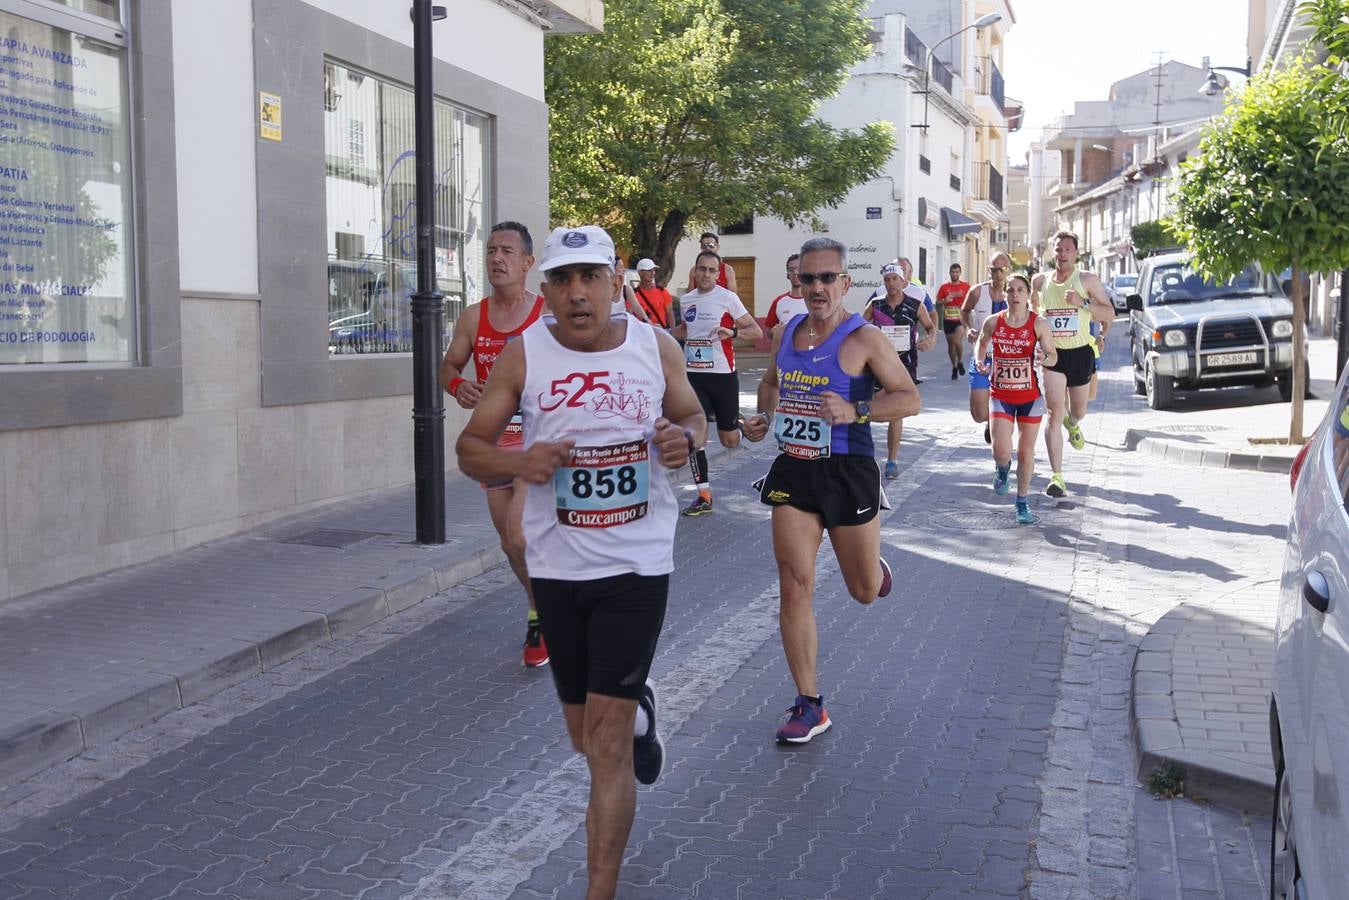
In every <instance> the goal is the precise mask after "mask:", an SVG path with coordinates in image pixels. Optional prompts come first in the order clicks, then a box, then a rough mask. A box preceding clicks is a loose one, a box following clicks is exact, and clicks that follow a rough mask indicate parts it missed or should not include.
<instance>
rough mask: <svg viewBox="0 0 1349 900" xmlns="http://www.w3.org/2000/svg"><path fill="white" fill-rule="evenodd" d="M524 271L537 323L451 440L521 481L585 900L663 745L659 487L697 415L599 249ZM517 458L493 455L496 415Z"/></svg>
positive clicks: (671, 351)
mask: <svg viewBox="0 0 1349 900" xmlns="http://www.w3.org/2000/svg"><path fill="white" fill-rule="evenodd" d="M539 269H540V270H541V271H542V272H543V273H544V275H545V278H546V281H545V282H544V295H545V298H546V300H547V303H548V310H549V312H550V313H551V315H545V316H544V317H543V318H541V319H540V320H539V321H538V322H536V323H535V324H534V325H532V326H530V327H529V328H528V329H526V330H525V332H524V334H523V335H522V336H521V339H520V340H518V341H514V342H512V343H510V344H507V345H506V347H505V349H504V350H503V351H502V353H501V355H500V356H499V357H498V358H497V361H496V365H495V367H494V368H493V370H492V378H491V379H490V380H489V381H488V383H487V388H486V391H485V392H484V393H483V396H482V399H481V400H480V401H479V403H478V406H477V408H476V409H475V410H474V411H473V416H472V418H471V419H469V422H468V425H467V426H465V428H464V431H463V433H462V434H461V435H460V437H459V442H458V445H457V447H456V450H457V452H458V454H459V468H460V469H461V470H463V471H464V473H465V474H467V475H469V476H471V477H473V478H478V479H482V480H484V481H494V480H500V479H510V478H514V479H519V480H520V481H522V482H524V483H525V485H526V486H527V488H526V490H527V492H526V496H525V505H524V512H523V517H522V521H521V524H522V528H523V531H524V539H525V561H526V564H527V566H528V568H529V575H530V583H531V585H532V586H533V589H534V600H535V604H536V605H537V606H538V611H539V620H540V624H541V625H542V627H543V634H544V637H545V638H546V640H547V642H548V648H549V652H550V654H551V656H552V667H553V683H554V686H555V687H556V689H557V694H558V699H559V700H560V701H561V703H562V711H563V715H564V716H565V718H566V722H567V731H568V733H569V734H570V736H571V741H572V745H573V746H574V747H575V748H576V750H577V752H579V753H583V754H585V757H586V763H587V765H588V767H589V769H590V801H589V806H588V809H587V813H586V837H587V848H586V868H587V872H588V875H589V886H588V889H587V893H586V897H587V898H588V900H605V898H611V897H613V896H614V892H615V891H616V890H617V885H618V871H619V865H620V863H621V862H622V859H623V851H624V848H625V847H626V846H627V842H628V834H629V832H630V831H631V828H632V820H633V816H634V814H635V810H636V805H637V794H636V786H635V785H634V782H633V778H634V775H635V776H636V779H637V780H638V781H641V782H642V783H643V784H651V783H653V782H654V781H655V780H656V778H657V777H658V776H659V775H660V771H661V768H662V766H663V763H664V749H663V746H662V744H661V742H660V738H659V736H658V734H657V731H656V700H655V692H654V690H653V688H652V686H651V683H650V682H649V681H648V680H647V674H648V673H649V671H650V668H651V660H652V658H653V657H654V656H655V651H656V642H657V640H658V639H659V637H660V630H661V626H662V624H663V623H664V619H665V603H666V598H667V595H668V593H669V585H670V572H671V571H672V570H673V569H674V532H675V522H676V520H677V519H678V509H677V507H676V504H675V496H674V489H673V488H672V487H671V486H670V481H669V479H668V478H666V477H665V474H664V472H663V471H662V469H679V468H681V467H683V466H686V465H688V462H689V452H690V450H691V448H692V447H694V446H696V445H701V443H702V441H703V440H704V439H705V437H706V427H707V420H706V418H705V416H704V415H703V411H702V407H701V406H700V405H699V403H698V399H697V397H696V396H695V395H694V393H693V389H692V388H691V387H690V386H689V381H688V378H687V376H686V375H685V374H684V372H685V369H684V355H683V353H682V352H681V351H680V349H679V344H678V343H676V342H675V340H674V338H672V337H670V336H669V335H668V334H666V333H665V332H663V331H660V330H657V329H654V328H652V327H651V326H649V325H647V324H644V323H642V322H638V321H636V320H635V319H633V318H631V317H629V316H627V315H625V314H623V313H621V312H619V313H617V314H615V313H614V311H613V307H612V304H611V300H612V297H613V287H612V278H613V272H614V244H613V241H612V240H611V239H610V238H609V235H608V234H606V233H605V232H604V230H603V229H601V228H598V227H596V226H593V225H587V226H584V227H581V228H558V229H555V230H554V231H553V233H552V234H551V235H549V237H548V241H547V243H546V244H545V245H544V249H543V261H542V263H540V265H539ZM516 409H519V410H520V411H521V413H522V415H523V418H524V435H525V451H524V452H523V453H501V452H499V451H498V450H497V448H496V439H497V436H498V435H499V434H500V433H501V432H502V430H503V429H504V428H505V427H506V424H507V422H509V420H510V418H511V414H512V413H514V412H515V410H516Z"/></svg>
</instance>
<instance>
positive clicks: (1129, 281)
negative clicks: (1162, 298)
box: [1115, 275, 1138, 291]
mask: <svg viewBox="0 0 1349 900" xmlns="http://www.w3.org/2000/svg"><path fill="white" fill-rule="evenodd" d="M1136 284H1138V276H1137V275H1116V276H1115V290H1117V291H1118V290H1123V289H1124V288H1131V287H1133V286H1134V285H1136Z"/></svg>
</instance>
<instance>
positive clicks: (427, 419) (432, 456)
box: [412, 0, 445, 544]
mask: <svg viewBox="0 0 1349 900" xmlns="http://www.w3.org/2000/svg"><path fill="white" fill-rule="evenodd" d="M434 12H435V11H433V9H432V7H431V0H413V6H412V56H413V69H412V71H413V90H414V99H413V108H414V114H415V123H416V129H417V292H416V293H415V294H413V295H412V459H413V471H414V473H415V478H416V495H417V543H419V544H443V543H445V400H444V397H443V396H442V394H441V391H440V385H439V383H437V380H436V373H437V370H438V369H439V367H440V353H441V347H442V346H443V344H444V339H445V304H444V303H443V302H442V300H443V297H444V295H443V294H441V293H440V292H439V291H437V290H436V248H435V235H436V227H435V225H436V201H435V189H436V183H435V179H436V168H435V163H436V160H435V151H436V145H435V107H434V102H433V97H434V92H433V89H432V77H431V75H432V72H431V22H432V19H433V16H434ZM442 15H443V13H442Z"/></svg>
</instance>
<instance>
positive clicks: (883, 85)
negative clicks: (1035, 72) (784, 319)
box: [672, 0, 1020, 316]
mask: <svg viewBox="0 0 1349 900" xmlns="http://www.w3.org/2000/svg"><path fill="white" fill-rule="evenodd" d="M990 11H997V12H998V13H999V14H1000V15H1002V17H1003V18H1002V20H1001V21H1000V22H998V23H997V24H996V25H995V26H992V27H991V28H989V29H986V30H989V31H992V30H994V29H996V31H997V36H996V38H989V39H988V40H986V41H983V42H975V41H974V39H973V38H972V35H974V34H983V33H984V32H983V30H980V31H975V30H974V29H970V30H967V31H962V29H964V28H965V27H966V26H969V25H971V24H972V23H973V22H974V21H975V20H976V19H977V18H978V17H979V16H982V15H985V14H986V13H988V12H990ZM870 12H871V18H870V22H871V53H870V54H869V55H868V57H867V58H866V59H865V60H863V61H862V62H860V63H858V64H857V65H856V66H854V67H853V69H852V71H851V72H850V73H849V76H848V79H847V81H846V82H845V83H844V85H843V87H842V89H841V90H840V91H839V93H838V95H836V96H835V97H833V98H831V99H830V100H828V101H826V102H825V103H823V104H821V105H820V108H819V110H818V111H817V113H816V115H817V116H818V117H819V118H820V119H822V120H824V121H826V122H828V123H830V124H831V125H834V126H836V127H842V128H856V127H860V126H862V125H865V124H867V123H870V122H875V121H886V122H889V123H891V125H892V126H893V128H894V138H895V149H894V152H893V153H892V154H891V156H890V158H889V160H887V161H886V164H885V166H884V168H883V170H882V172H881V173H880V174H879V175H878V176H877V177H876V178H874V179H872V180H871V181H869V182H867V183H865V184H862V185H858V186H857V187H856V188H854V189H853V190H852V191H851V192H849V194H848V196H847V197H846V198H845V199H844V201H843V202H842V203H841V204H839V205H838V206H837V207H835V208H833V209H822V210H818V211H817V215H818V217H819V218H820V219H821V220H822V221H823V223H824V225H825V228H826V233H828V234H829V235H830V236H831V237H835V238H837V239H838V240H841V241H843V242H844V243H845V244H847V245H848V248H849V253H848V263H849V268H850V270H851V274H852V277H853V290H852V291H850V292H849V294H848V295H847V297H846V298H845V302H846V303H847V304H848V305H849V307H850V308H853V309H861V308H862V306H863V304H865V302H866V299H867V297H868V296H870V294H871V292H872V291H873V290H874V289H876V288H878V287H880V284H881V279H880V267H881V266H882V265H884V263H885V262H886V261H888V260H890V259H893V258H894V257H896V256H906V257H908V258H909V259H910V260H911V261H912V263H913V266H914V271H915V273H916V275H917V277H918V278H919V279H920V280H922V281H924V282H925V283H928V284H930V285H935V284H937V283H940V282H941V281H944V280H945V278H946V272H947V269H948V268H949V267H950V265H951V263H956V262H958V263H960V264H961V265H962V266H964V268H965V270H966V272H967V273H970V272H973V271H976V270H977V267H979V266H981V265H982V264H983V263H984V262H985V261H986V260H987V257H988V253H989V245H990V243H991V242H994V241H995V240H1001V242H1002V243H1001V244H1000V245H999V246H1001V245H1005V243H1006V240H1007V238H1006V231H1005V229H1006V216H1005V213H1004V212H1003V204H1004V201H1003V184H1002V180H1003V172H1004V171H1005V170H1006V128H1007V122H1008V121H1009V118H1010V120H1011V121H1013V122H1017V123H1019V120H1020V114H1019V109H1010V107H1011V106H1013V105H1014V104H1015V101H1009V100H1007V99H1006V97H1005V95H1004V90H1003V81H1002V72H1001V60H1002V38H1001V36H1002V35H1003V34H1005V32H1006V29H1007V28H1008V27H1009V26H1010V24H1011V22H1012V15H1011V8H1010V5H1009V4H1007V3H1005V2H998V3H989V2H986V0H949V2H947V0H929V2H922V0H917V2H911V0H874V2H873V3H872V6H871V9H870ZM956 32H959V34H957V35H956V36H955V37H954V38H951V39H950V40H944V39H945V38H947V37H948V36H950V35H952V34H953V33H956ZM932 49H935V52H932ZM929 60H930V62H931V69H930V70H928V71H927V72H926V73H925V69H924V67H925V66H926V65H927V64H928V62H929ZM971 79H974V80H975V81H976V82H977V83H975V84H971ZM980 216H982V217H983V218H980ZM721 225H722V226H723V227H722V228H718V231H719V232H720V233H721V235H722V237H721V249H722V254H723V255H724V256H725V257H726V261H727V262H728V264H730V265H732V266H734V267H735V270H736V281H737V284H738V286H739V288H740V293H741V299H742V300H745V302H746V306H747V307H749V308H750V310H751V311H752V312H754V313H755V314H756V315H758V316H763V315H764V314H765V313H766V311H767V309H768V304H769V303H770V302H771V301H772V299H773V297H775V296H777V295H778V294H780V293H782V292H783V291H785V290H786V289H787V282H786V279H785V276H784V274H783V262H784V261H785V260H786V258H787V256H788V255H790V254H791V253H793V252H795V251H796V250H797V249H798V248H799V247H800V246H801V243H802V241H803V240H804V239H805V238H806V237H809V236H810V234H811V232H810V231H809V229H807V228H804V227H801V226H795V227H793V226H789V225H787V224H785V223H783V222H780V221H778V220H775V219H770V218H764V217H759V218H754V219H751V220H748V221H745V222H739V223H721ZM695 238H696V235H688V236H686V239H685V241H684V242H683V243H682V244H681V246H680V249H679V252H678V254H677V258H676V264H675V271H676V273H677V275H676V279H675V281H674V282H672V285H673V286H672V290H674V289H675V288H678V289H680V290H682V289H683V287H684V277H685V276H684V273H686V272H687V271H688V270H689V268H690V267H691V266H692V264H693V257H694V254H696V252H697V241H696V239H695Z"/></svg>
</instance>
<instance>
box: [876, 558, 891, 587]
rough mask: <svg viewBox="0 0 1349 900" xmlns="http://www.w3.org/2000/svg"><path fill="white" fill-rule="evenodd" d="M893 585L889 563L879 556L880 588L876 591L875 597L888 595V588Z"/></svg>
mask: <svg viewBox="0 0 1349 900" xmlns="http://www.w3.org/2000/svg"><path fill="white" fill-rule="evenodd" d="M894 586H895V577H894V575H892V574H891V573H890V564H889V563H888V562H886V561H885V557H884V556H882V557H881V589H880V590H879V591H877V592H876V596H877V597H889V596H890V588H892V587H894Z"/></svg>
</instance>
